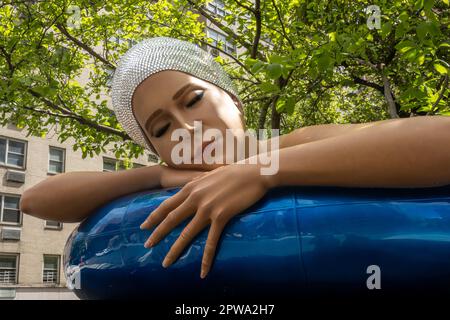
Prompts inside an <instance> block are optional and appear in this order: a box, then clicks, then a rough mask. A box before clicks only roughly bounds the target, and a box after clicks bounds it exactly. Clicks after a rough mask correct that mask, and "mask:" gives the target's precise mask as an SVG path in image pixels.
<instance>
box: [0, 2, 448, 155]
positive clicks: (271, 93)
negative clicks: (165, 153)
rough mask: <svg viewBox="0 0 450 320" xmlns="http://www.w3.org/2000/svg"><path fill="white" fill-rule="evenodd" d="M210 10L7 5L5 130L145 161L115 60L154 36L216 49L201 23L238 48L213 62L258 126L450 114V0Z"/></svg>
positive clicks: (0, 32) (0, 60)
mask: <svg viewBox="0 0 450 320" xmlns="http://www.w3.org/2000/svg"><path fill="white" fill-rule="evenodd" d="M207 2H208V1H205V0H203V1H193V0H173V1H165V0H162V1H157V2H151V1H144V0H126V1H117V0H113V1H98V0H89V1H88V0H76V1H66V0H53V1H31V0H28V1H25V0H24V1H3V2H1V4H0V16H1V23H0V77H1V79H0V106H1V109H0V121H1V123H2V124H3V125H5V124H6V123H8V122H13V123H15V124H16V125H18V126H19V127H24V128H26V129H27V130H28V134H32V135H37V136H45V134H46V132H47V130H48V128H49V126H52V125H57V126H58V138H59V140H60V141H61V142H63V141H65V140H66V139H68V138H69V137H71V138H73V139H74V140H75V144H74V145H73V148H74V150H77V149H79V150H81V152H82V155H83V157H86V156H88V155H89V156H93V155H94V153H95V154H99V153H100V152H102V151H103V152H105V148H106V147H107V146H109V145H113V151H114V153H115V154H116V157H117V158H128V157H137V156H138V155H140V154H142V152H143V149H142V147H140V146H138V145H136V144H135V143H134V142H133V141H131V139H130V137H129V136H128V135H127V134H126V133H125V132H124V131H123V128H122V127H121V125H120V124H119V123H118V122H117V120H116V118H115V116H114V113H113V112H112V110H111V105H110V100H109V97H108V91H109V86H110V80H111V75H112V74H113V72H114V69H115V66H116V64H117V61H118V59H119V58H120V56H121V55H122V54H123V53H124V52H125V51H126V50H128V48H129V47H130V46H131V45H132V44H133V43H135V42H138V41H139V40H141V39H144V38H147V37H153V36H170V37H176V38H180V39H183V40H187V41H191V42H194V43H196V44H198V45H200V46H203V47H205V46H206V45H210V46H213V45H212V40H211V39H208V37H207V35H206V33H205V22H204V21H205V19H209V20H210V21H211V22H212V23H213V24H214V25H215V26H216V27H218V28H220V29H221V30H222V33H223V34H225V35H226V37H227V39H228V40H229V41H231V42H234V43H235V44H236V46H237V47H238V50H239V54H234V55H230V54H228V53H227V51H226V50H224V47H223V46H222V44H221V43H220V44H218V45H217V46H216V49H218V50H219V51H220V52H222V57H221V56H219V57H217V58H216V60H217V61H218V62H219V63H221V64H222V65H223V66H224V68H225V69H226V71H227V72H228V73H229V74H230V76H231V77H232V79H233V81H235V83H236V85H237V87H238V88H239V92H240V96H241V99H242V100H243V102H244V108H245V116H246V120H247V123H248V126H249V127H250V128H255V129H257V128H280V129H281V133H286V132H289V131H291V130H293V129H295V128H298V127H301V126H307V125H314V124H320V123H347V122H353V123H357V122H366V121H375V120H381V119H385V118H389V117H409V116H417V115H425V114H432V115H433V114H440V115H450V106H449V70H450V65H449V61H450V59H449V52H450V41H449V39H450V29H449V28H450V26H449V2H448V0H442V1H434V0H414V1H413V0H393V1H387V0H384V1H382V0H380V1H374V2H370V1H344V0H331V1H319V0H314V1H308V0H294V1H287V0H282V1H280V0H264V1H259V0H252V1H248V0H239V1H238V0H226V1H224V3H225V9H226V11H227V14H226V16H225V17H220V16H217V15H215V14H213V13H212V12H210V11H208V10H207V8H206V4H207ZM377 9H379V10H378V11H377ZM213 47H214V46H213ZM224 57H227V58H228V59H224ZM80 79H87V80H86V81H81V80H80Z"/></svg>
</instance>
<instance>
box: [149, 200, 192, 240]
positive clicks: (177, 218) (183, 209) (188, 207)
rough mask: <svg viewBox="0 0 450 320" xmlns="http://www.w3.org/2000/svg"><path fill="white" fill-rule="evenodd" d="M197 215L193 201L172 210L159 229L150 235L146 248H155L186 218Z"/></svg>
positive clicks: (185, 202)
mask: <svg viewBox="0 0 450 320" xmlns="http://www.w3.org/2000/svg"><path fill="white" fill-rule="evenodd" d="M194 213H195V206H194V203H193V202H192V201H184V202H183V203H182V204H181V205H180V206H179V207H177V208H175V209H174V210H172V211H171V212H170V213H169V214H168V215H167V216H166V217H165V219H164V220H163V221H162V222H161V223H160V224H159V225H158V227H157V228H156V229H155V230H154V231H153V233H152V234H151V235H150V237H149V238H148V240H147V241H146V243H145V244H144V246H145V247H147V248H149V247H151V246H154V245H155V244H157V243H158V242H159V241H161V239H162V238H164V237H165V236H166V235H167V234H168V233H169V232H170V231H171V230H172V229H174V228H175V227H176V226H177V225H179V224H180V223H181V222H183V221H184V220H185V219H186V218H188V217H189V216H191V215H193V214H194Z"/></svg>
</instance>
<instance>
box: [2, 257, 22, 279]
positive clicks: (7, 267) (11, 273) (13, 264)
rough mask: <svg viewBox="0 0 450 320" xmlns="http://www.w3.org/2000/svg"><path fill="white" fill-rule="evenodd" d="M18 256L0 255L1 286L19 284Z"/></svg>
mask: <svg viewBox="0 0 450 320" xmlns="http://www.w3.org/2000/svg"><path fill="white" fill-rule="evenodd" d="M18 260H19V259H18V255H17V254H0V284H16V283H17V278H18V277H17V261H18Z"/></svg>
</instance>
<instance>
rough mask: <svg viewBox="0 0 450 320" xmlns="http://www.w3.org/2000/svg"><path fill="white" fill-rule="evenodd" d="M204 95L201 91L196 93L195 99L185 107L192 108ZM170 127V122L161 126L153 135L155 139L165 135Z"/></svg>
mask: <svg viewBox="0 0 450 320" xmlns="http://www.w3.org/2000/svg"><path fill="white" fill-rule="evenodd" d="M203 95H204V91H202V92H201V93H198V94H196V95H195V98H194V99H192V100H191V101H190V102H189V103H188V104H187V105H186V106H187V107H188V108H190V107H192V106H193V105H194V104H195V103H197V101H200V100H201V99H202V98H203ZM169 127H170V122H169V123H167V124H166V125H165V126H163V127H162V128H160V129H158V130H157V131H156V133H155V137H157V138H159V137H161V136H162V135H163V134H164V133H166V131H167V129H169Z"/></svg>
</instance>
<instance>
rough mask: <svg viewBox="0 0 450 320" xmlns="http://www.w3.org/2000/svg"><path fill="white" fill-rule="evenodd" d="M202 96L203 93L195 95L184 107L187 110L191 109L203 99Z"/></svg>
mask: <svg viewBox="0 0 450 320" xmlns="http://www.w3.org/2000/svg"><path fill="white" fill-rule="evenodd" d="M203 94H204V92H203V91H202V92H201V93H199V94H196V95H195V98H194V99H192V100H191V101H190V102H189V103H188V104H187V105H186V106H187V107H188V108H190V107H192V106H193V105H194V104H195V103H196V102H197V101H199V100H201V99H202V98H203Z"/></svg>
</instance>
